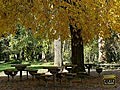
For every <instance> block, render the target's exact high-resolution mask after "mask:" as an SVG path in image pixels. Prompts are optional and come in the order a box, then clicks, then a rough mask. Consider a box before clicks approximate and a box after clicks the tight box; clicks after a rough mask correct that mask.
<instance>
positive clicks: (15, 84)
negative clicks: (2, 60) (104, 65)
mask: <svg viewBox="0 0 120 90" xmlns="http://www.w3.org/2000/svg"><path fill="white" fill-rule="evenodd" d="M24 74H26V73H24ZM106 74H115V75H116V76H117V78H116V86H115V87H104V86H103V83H102V76H103V75H106ZM0 90H120V71H119V70H117V71H103V72H102V73H101V76H100V77H99V76H98V74H97V73H96V72H95V71H91V76H89V77H87V78H83V79H82V81H81V79H79V80H73V81H72V86H69V85H68V82H66V81H65V80H63V81H62V84H60V82H59V81H58V82H57V86H54V85H53V81H52V80H50V81H49V82H48V86H47V87H45V81H43V80H37V79H32V77H31V76H30V75H29V79H26V75H24V76H23V79H22V81H20V79H19V73H18V75H17V76H15V78H14V79H12V78H10V81H7V76H6V75H5V74H4V72H1V73H0Z"/></svg>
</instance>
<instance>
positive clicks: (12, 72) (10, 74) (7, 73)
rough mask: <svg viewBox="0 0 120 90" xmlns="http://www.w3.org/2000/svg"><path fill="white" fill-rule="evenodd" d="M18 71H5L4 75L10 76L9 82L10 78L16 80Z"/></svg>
mask: <svg viewBox="0 0 120 90" xmlns="http://www.w3.org/2000/svg"><path fill="white" fill-rule="evenodd" d="M17 72H18V70H14V69H6V70H4V73H5V74H6V75H7V76H8V81H9V78H10V76H11V77H12V79H13V78H14V76H15V75H16V74H17Z"/></svg>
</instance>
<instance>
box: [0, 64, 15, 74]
mask: <svg viewBox="0 0 120 90" xmlns="http://www.w3.org/2000/svg"><path fill="white" fill-rule="evenodd" d="M12 68H14V67H11V64H8V63H2V64H0V72H1V71H4V70H5V69H12Z"/></svg>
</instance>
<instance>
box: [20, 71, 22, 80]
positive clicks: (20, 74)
mask: <svg viewBox="0 0 120 90" xmlns="http://www.w3.org/2000/svg"><path fill="white" fill-rule="evenodd" d="M20 80H22V70H20Z"/></svg>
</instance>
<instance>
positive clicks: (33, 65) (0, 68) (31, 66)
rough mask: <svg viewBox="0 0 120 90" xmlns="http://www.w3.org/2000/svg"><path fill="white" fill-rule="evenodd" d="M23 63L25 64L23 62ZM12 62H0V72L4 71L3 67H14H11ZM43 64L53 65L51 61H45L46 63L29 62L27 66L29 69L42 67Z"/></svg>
mask: <svg viewBox="0 0 120 90" xmlns="http://www.w3.org/2000/svg"><path fill="white" fill-rule="evenodd" d="M23 64H26V63H25V62H23ZM11 65H12V64H10V63H0V72H1V71H4V70H5V69H15V67H11ZM44 66H50V67H51V66H53V62H47V63H31V65H30V66H28V68H30V69H42V68H43V67H44Z"/></svg>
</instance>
